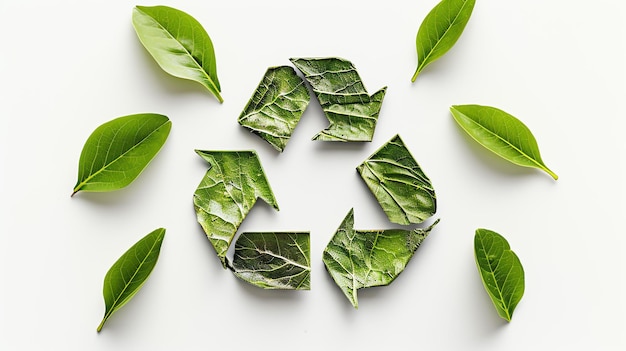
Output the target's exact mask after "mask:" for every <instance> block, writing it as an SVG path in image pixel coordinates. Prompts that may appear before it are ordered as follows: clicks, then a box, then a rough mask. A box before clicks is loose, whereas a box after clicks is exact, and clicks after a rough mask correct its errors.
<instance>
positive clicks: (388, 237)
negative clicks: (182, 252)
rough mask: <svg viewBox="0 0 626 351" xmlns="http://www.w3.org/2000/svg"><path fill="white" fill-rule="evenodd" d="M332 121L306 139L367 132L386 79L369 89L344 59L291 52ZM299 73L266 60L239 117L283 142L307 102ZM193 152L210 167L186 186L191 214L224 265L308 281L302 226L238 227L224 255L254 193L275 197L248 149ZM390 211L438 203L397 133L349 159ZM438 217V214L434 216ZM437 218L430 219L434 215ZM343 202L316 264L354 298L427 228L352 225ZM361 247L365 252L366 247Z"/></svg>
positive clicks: (249, 274) (276, 285) (401, 213)
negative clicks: (358, 160)
mask: <svg viewBox="0 0 626 351" xmlns="http://www.w3.org/2000/svg"><path fill="white" fill-rule="evenodd" d="M291 61H292V62H293V64H294V65H295V66H296V67H297V68H298V69H299V70H300V71H301V72H302V73H303V75H304V77H305V79H306V81H307V82H308V83H309V84H310V85H311V87H312V88H313V91H314V93H315V95H316V96H317V99H318V101H319V103H320V105H321V106H322V109H323V110H324V113H325V115H326V117H327V118H328V120H329V121H330V126H329V127H328V128H327V129H325V130H323V131H322V132H320V133H318V134H317V135H316V136H315V137H314V138H313V139H314V140H325V141H371V140H372V137H373V134H374V129H375V127H376V122H377V120H378V113H379V111H380V107H381V104H382V100H383V98H384V96H385V92H386V87H385V88H382V89H381V90H379V91H378V92H376V93H374V94H373V95H372V96H370V95H369V94H368V93H367V91H366V90H365V87H364V85H363V83H362V82H361V78H360V77H359V74H358V73H357V71H356V69H355V68H354V66H353V65H352V63H350V61H347V60H344V59H340V58H295V59H291ZM309 100H310V96H309V93H308V90H307V89H306V87H305V86H304V81H303V80H302V78H300V77H299V76H298V75H297V74H296V72H295V70H294V69H293V68H291V67H288V66H278V67H270V68H268V69H267V71H266V72H265V75H264V76H263V79H262V80H261V82H260V83H259V85H258V87H257V89H256V90H255V93H254V94H253V96H252V98H251V99H250V100H249V102H248V104H247V105H246V107H245V108H244V110H243V111H242V113H241V115H240V116H239V119H238V122H239V124H241V125H242V126H244V127H246V128H248V129H250V130H251V131H252V132H253V133H255V134H257V135H258V136H260V137H261V138H263V139H264V140H265V141H267V142H268V143H270V144H271V145H272V146H273V147H274V148H276V149H277V150H278V151H281V152H282V151H283V150H284V148H285V146H286V144H287V142H288V141H289V138H290V137H291V134H292V133H293V130H294V129H295V127H296V125H297V124H298V122H299V120H300V117H301V116H302V114H303V113H304V111H305V109H306V108H307V105H308V103H309ZM196 152H197V153H198V154H199V155H200V156H201V157H202V158H203V159H205V160H206V161H207V162H208V163H209V170H207V172H206V175H205V176H204V178H203V179H202V182H201V183H200V185H199V186H198V188H197V190H196V192H195V193H194V207H195V209H196V214H197V218H198V222H199V223H200V225H201V226H202V228H203V229H204V231H205V233H206V235H207V237H208V238H209V241H210V242H211V244H212V245H213V247H214V248H215V251H216V252H217V256H218V257H219V258H220V261H221V262H222V265H223V266H224V268H229V269H230V270H231V271H233V273H234V274H235V275H236V276H237V277H239V278H240V279H243V280H245V281H247V282H248V283H250V284H253V285H255V286H258V287H261V288H265V289H310V235H309V233H308V232H291V233H272V232H268V233H242V234H241V235H240V236H239V238H238V239H237V242H236V244H235V255H234V260H233V263H232V264H231V263H230V262H229V260H228V258H227V257H226V253H227V251H228V248H229V247H230V245H231V243H232V241H233V239H234V237H235V235H236V234H237V230H238V228H239V226H240V225H241V223H242V222H243V220H244V219H245V217H246V216H247V214H248V212H249V211H250V209H251V208H252V207H253V206H254V204H255V203H256V199H257V198H261V199H263V200H264V201H265V202H267V203H268V204H269V205H271V206H273V207H274V208H275V209H276V210H278V204H277V202H276V199H275V198H274V194H273V193H272V189H271V187H270V185H269V182H268V181H267V179H266V178H265V173H264V172H263V168H262V166H261V162H260V161H259V158H258V155H257V154H256V152H255V151H201V150H196ZM357 171H358V172H359V174H360V175H361V177H362V179H363V180H364V181H365V183H366V184H367V186H368V187H369V189H370V190H371V191H372V194H373V195H374V196H375V197H376V200H377V201H378V203H379V204H380V205H381V207H382V209H383V210H384V212H385V213H386V214H387V217H388V218H389V220H390V221H391V222H393V223H398V224H403V225H409V224H412V223H421V222H423V221H424V220H426V219H428V218H430V217H431V216H432V215H433V214H434V213H435V211H436V196H435V191H434V189H433V186H432V184H431V182H430V180H429V179H428V177H427V176H426V174H425V173H424V172H423V171H422V169H421V168H420V166H419V165H418V163H417V161H415V159H414V158H413V156H412V155H411V153H410V152H409V150H408V149H407V148H406V146H405V144H404V142H403V141H402V139H401V138H400V136H399V135H396V136H395V137H393V138H392V139H391V140H389V141H388V142H387V143H386V144H385V145H383V146H382V147H381V148H379V149H378V150H377V151H376V152H375V153H374V154H372V155H371V156H370V157H369V158H368V159H367V160H365V161H364V162H363V163H362V164H361V165H359V166H358V167H357ZM437 222H438V220H437ZM437 222H435V224H436V223H437ZM353 224H354V217H353V211H352V210H351V211H350V213H349V214H348V216H347V217H346V219H345V220H344V222H343V223H342V225H341V226H340V227H339V229H338V230H337V233H336V234H335V236H334V237H333V239H332V240H331V242H330V243H329V244H328V246H327V247H326V250H325V251H324V263H325V265H326V268H327V270H328V271H329V272H330V274H331V276H332V277H333V279H334V280H335V282H336V283H337V285H339V287H340V288H341V289H342V291H343V292H344V294H345V295H346V296H347V297H348V299H349V300H350V302H351V303H352V304H353V305H354V307H357V306H358V302H357V296H356V291H357V290H358V289H360V288H366V287H370V286H379V285H387V284H389V283H390V282H391V281H392V280H393V279H395V277H396V276H397V275H398V274H400V272H402V270H403V269H404V267H405V265H406V264H407V263H408V261H409V260H410V258H411V257H412V255H413V252H414V251H415V250H416V249H417V247H418V246H419V244H420V243H421V242H422V240H424V238H425V237H426V235H428V233H429V232H430V230H431V229H432V227H433V226H434V225H435V224H433V225H432V226H430V227H428V228H426V229H415V230H402V229H386V230H375V231H355V230H354V228H353ZM365 253H367V254H365Z"/></svg>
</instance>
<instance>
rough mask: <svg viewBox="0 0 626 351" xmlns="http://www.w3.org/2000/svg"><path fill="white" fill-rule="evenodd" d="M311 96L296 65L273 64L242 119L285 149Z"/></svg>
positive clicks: (271, 142)
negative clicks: (294, 66) (295, 67)
mask: <svg viewBox="0 0 626 351" xmlns="http://www.w3.org/2000/svg"><path fill="white" fill-rule="evenodd" d="M309 100H310V96H309V90H308V89H307V88H306V86H305V85H304V81H303V80H302V78H300V77H299V76H298V75H297V74H296V71H295V70H294V69H293V68H292V67H289V66H280V67H270V68H268V69H267V71H266V72H265V75H264V76H263V79H262V80H261V82H260V83H259V86H258V87H257V88H256V90H255V92H254V94H253V95H252V98H250V101H248V104H247V105H246V107H245V108H244V110H243V111H242V112H241V115H240V116H239V119H238V122H239V124H241V125H242V126H244V127H246V128H248V129H250V131H251V132H252V133H254V134H257V135H258V136H260V137H261V138H263V139H265V141H267V142H268V143H270V144H271V145H272V146H273V147H274V148H275V149H276V150H278V151H281V152H282V151H283V150H284V149H285V146H287V142H288V141H289V138H291V134H292V133H293V131H294V129H295V128H296V125H297V124H298V122H299V121H300V117H302V114H303V113H304V110H305V109H306V107H307V106H308V104H309Z"/></svg>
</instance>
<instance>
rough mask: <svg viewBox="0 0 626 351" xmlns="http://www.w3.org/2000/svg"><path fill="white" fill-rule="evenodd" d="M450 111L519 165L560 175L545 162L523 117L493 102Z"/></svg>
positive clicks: (484, 143) (480, 138)
mask: <svg viewBox="0 0 626 351" xmlns="http://www.w3.org/2000/svg"><path fill="white" fill-rule="evenodd" d="M450 111H451V112H452V116H453V117H454V120H455V121H456V122H457V123H458V124H459V125H460V126H461V128H463V130H465V131H466V132H467V134H469V135H470V136H471V137H472V138H474V140H476V141H477V142H478V143H479V144H481V145H482V146H484V147H486V148H487V149H489V150H491V151H492V152H494V153H495V154H496V155H498V156H500V157H502V158H504V159H505V160H508V161H510V162H512V163H514V164H516V165H520V166H523V167H534V168H539V169H541V170H543V171H545V172H546V173H548V174H549V175H550V176H552V178H554V179H555V180H556V179H558V178H559V177H558V176H557V175H556V174H555V173H554V172H552V171H551V170H550V169H548V167H546V165H545V164H544V163H543V160H542V159H541V155H540V154H539V146H538V145H537V141H536V140H535V137H534V136H533V134H532V133H531V132H530V129H528V127H526V125H524V123H522V122H521V121H520V120H519V119H517V118H515V117H513V116H511V115H510V114H508V113H506V112H504V111H502V110H499V109H497V108H495V107H490V106H480V105H457V106H452V107H450Z"/></svg>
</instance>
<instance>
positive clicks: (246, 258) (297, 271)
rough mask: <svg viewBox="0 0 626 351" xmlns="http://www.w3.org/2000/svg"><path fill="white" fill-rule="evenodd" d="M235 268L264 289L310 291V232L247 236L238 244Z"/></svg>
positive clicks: (250, 281)
mask: <svg viewBox="0 0 626 351" xmlns="http://www.w3.org/2000/svg"><path fill="white" fill-rule="evenodd" d="M232 269H233V272H234V273H235V275H236V276H237V277H239V278H240V279H242V280H244V281H246V282H248V283H250V284H252V285H255V286H258V287H260V288H264V289H291V290H309V289H310V288H311V278H310V276H311V244H310V239H309V233H306V232H300V233H297V232H294V233H243V234H241V235H240V236H239V238H238V239H237V242H236V243H235V256H234V259H233V267H232Z"/></svg>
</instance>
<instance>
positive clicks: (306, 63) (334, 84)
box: [291, 57, 387, 141]
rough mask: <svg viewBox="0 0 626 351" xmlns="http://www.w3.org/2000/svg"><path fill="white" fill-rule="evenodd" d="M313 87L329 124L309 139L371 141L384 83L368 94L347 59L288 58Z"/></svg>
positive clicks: (383, 91) (383, 94) (383, 95)
mask: <svg viewBox="0 0 626 351" xmlns="http://www.w3.org/2000/svg"><path fill="white" fill-rule="evenodd" d="M291 62H293V64H294V65H295V66H296V67H297V68H298V69H299V70H300V71H301V72H302V73H303V74H304V77H305V78H306V80H307V82H309V84H310V85H311V86H312V87H313V91H314V92H315V95H316V96H317V100H318V101H319V103H320V105H321V106H322V109H323V110H324V114H325V115H326V118H327V119H328V121H329V122H330V126H329V127H328V128H327V129H325V130H323V131H321V132H320V133H318V134H317V135H316V136H315V137H313V140H324V141H371V140H372V138H373V136H374V129H375V128H376V122H377V121H378V114H379V112H380V107H381V105H382V102H383V98H384V97H385V92H386V91H387V87H384V88H382V89H380V90H379V91H377V92H376V93H374V94H373V95H372V96H370V95H369V94H368V93H367V90H366V89H365V86H364V85H363V82H362V81H361V78H360V76H359V74H358V72H357V71H356V69H355V68H354V65H352V63H351V62H350V61H347V60H344V59H342V58H336V57H330V58H292V59H291Z"/></svg>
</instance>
